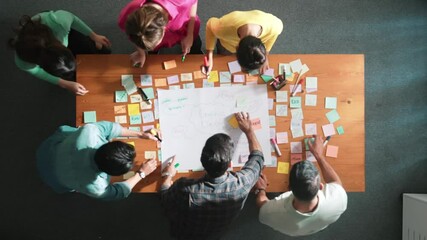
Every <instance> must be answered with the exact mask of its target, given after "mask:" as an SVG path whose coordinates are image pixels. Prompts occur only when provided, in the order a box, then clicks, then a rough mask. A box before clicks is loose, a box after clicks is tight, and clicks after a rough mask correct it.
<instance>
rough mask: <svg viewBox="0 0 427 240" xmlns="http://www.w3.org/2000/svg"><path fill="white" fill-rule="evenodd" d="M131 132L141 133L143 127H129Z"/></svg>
mask: <svg viewBox="0 0 427 240" xmlns="http://www.w3.org/2000/svg"><path fill="white" fill-rule="evenodd" d="M129 130H132V131H135V132H141V127H129Z"/></svg>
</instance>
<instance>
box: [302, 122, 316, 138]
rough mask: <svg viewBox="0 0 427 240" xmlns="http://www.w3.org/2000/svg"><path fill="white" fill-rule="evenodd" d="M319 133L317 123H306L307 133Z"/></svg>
mask: <svg viewBox="0 0 427 240" xmlns="http://www.w3.org/2000/svg"><path fill="white" fill-rule="evenodd" d="M314 134H317V124H316V123H306V124H305V135H314Z"/></svg>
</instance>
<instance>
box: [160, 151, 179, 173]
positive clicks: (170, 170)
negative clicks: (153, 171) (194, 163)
mask: <svg viewBox="0 0 427 240" xmlns="http://www.w3.org/2000/svg"><path fill="white" fill-rule="evenodd" d="M163 173H168V174H169V176H170V177H174V176H175V175H176V168H175V156H173V157H172V160H171V161H169V162H168V164H167V166H166V167H165V168H164V169H163V171H162V174H163Z"/></svg>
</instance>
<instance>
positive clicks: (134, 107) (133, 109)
mask: <svg viewBox="0 0 427 240" xmlns="http://www.w3.org/2000/svg"><path fill="white" fill-rule="evenodd" d="M138 114H139V104H138V103H134V104H128V115H129V116H132V115H138Z"/></svg>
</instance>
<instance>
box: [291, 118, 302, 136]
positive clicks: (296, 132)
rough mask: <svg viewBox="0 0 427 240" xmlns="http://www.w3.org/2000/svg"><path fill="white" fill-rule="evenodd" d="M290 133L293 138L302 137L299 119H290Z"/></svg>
mask: <svg viewBox="0 0 427 240" xmlns="http://www.w3.org/2000/svg"><path fill="white" fill-rule="evenodd" d="M291 132H292V137H293V138H297V137H302V136H304V132H303V130H302V120H301V119H291Z"/></svg>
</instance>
